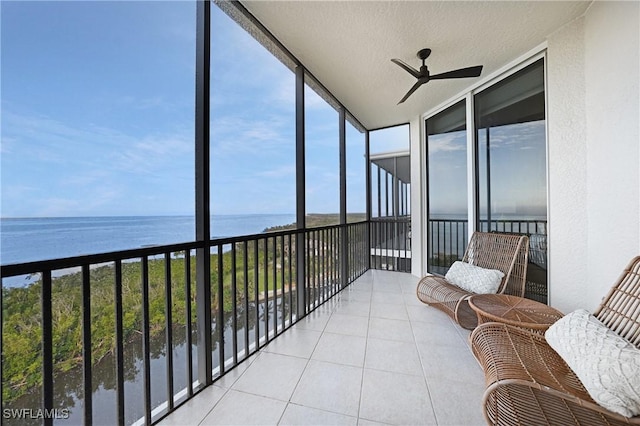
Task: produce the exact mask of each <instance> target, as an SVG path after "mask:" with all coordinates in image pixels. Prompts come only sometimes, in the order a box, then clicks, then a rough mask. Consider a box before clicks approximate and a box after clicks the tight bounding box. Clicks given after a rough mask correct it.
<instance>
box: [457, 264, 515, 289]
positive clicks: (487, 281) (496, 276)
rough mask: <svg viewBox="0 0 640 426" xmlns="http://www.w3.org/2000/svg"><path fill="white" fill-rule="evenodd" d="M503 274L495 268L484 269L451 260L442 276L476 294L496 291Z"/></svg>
mask: <svg viewBox="0 0 640 426" xmlns="http://www.w3.org/2000/svg"><path fill="white" fill-rule="evenodd" d="M502 277H504V274H503V273H502V272H501V271H498V270H496V269H486V268H481V267H479V266H475V265H471V264H470V263H466V262H460V261H457V262H453V265H451V268H449V271H448V272H447V274H446V275H445V276H444V278H445V279H446V280H447V281H449V282H450V283H451V284H455V285H457V286H458V287H460V288H461V289H463V290H466V291H470V292H472V293H476V294H490V293H494V294H495V293H496V292H497V291H498V287H500V283H501V282H502Z"/></svg>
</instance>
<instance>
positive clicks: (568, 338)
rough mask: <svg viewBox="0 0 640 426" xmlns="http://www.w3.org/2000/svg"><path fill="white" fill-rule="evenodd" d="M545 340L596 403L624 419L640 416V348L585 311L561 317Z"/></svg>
mask: <svg viewBox="0 0 640 426" xmlns="http://www.w3.org/2000/svg"><path fill="white" fill-rule="evenodd" d="M545 337H546V339H547V342H548V343H549V345H550V346H551V347H552V348H553V349H554V350H555V351H556V352H557V353H558V355H560V356H561V357H562V359H563V360H564V361H565V362H566V363H567V365H568V366H569V367H570V368H571V370H573V372H574V373H576V376H578V378H579V379H580V381H581V382H582V384H583V385H584V387H585V389H587V391H588V392H589V395H591V398H593V400H594V401H596V402H597V403H598V404H599V405H601V406H602V407H604V408H606V409H608V410H610V411H613V412H614V413H618V414H621V415H623V416H625V417H633V416H637V415H640V349H638V348H636V347H635V346H634V345H632V344H631V343H630V342H629V341H627V340H626V339H624V338H623V337H621V336H619V335H618V334H616V333H615V332H614V331H612V330H610V329H609V328H607V327H606V326H605V325H604V324H602V323H601V322H600V321H599V320H598V319H597V318H596V317H594V316H593V315H591V314H590V313H589V312H587V311H586V310H584V309H578V310H577V311H574V312H571V313H570V314H568V315H565V316H564V317H562V318H561V319H560V320H558V321H557V322H556V323H555V324H553V325H552V326H551V327H549V329H548V330H547V331H546V333H545Z"/></svg>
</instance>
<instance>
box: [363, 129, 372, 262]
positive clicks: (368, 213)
mask: <svg viewBox="0 0 640 426" xmlns="http://www.w3.org/2000/svg"><path fill="white" fill-rule="evenodd" d="M364 157H365V163H366V167H367V168H366V169H365V176H366V178H365V179H366V189H367V194H366V198H365V199H366V200H367V201H366V204H367V205H366V206H365V209H366V217H365V219H366V221H367V226H366V227H365V231H364V232H365V237H364V239H365V244H366V249H367V260H366V266H367V269H371V148H370V146H369V131H368V130H366V131H365V132H364Z"/></svg>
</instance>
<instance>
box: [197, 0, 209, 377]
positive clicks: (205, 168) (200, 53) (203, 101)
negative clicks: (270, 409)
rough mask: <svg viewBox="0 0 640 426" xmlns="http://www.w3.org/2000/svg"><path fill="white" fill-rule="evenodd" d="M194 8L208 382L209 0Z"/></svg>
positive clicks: (203, 373) (200, 288)
mask: <svg viewBox="0 0 640 426" xmlns="http://www.w3.org/2000/svg"><path fill="white" fill-rule="evenodd" d="M196 7H197V9H196V25H197V29H196V117H195V125H196V129H195V137H196V140H195V144H196V146H195V153H196V158H195V172H196V240H197V241H199V242H200V247H198V248H197V249H196V315H197V318H198V323H197V324H198V381H199V382H200V385H201V386H207V385H209V384H211V383H212V377H211V374H212V362H211V280H210V277H211V255H210V251H209V240H210V236H211V224H210V213H209V202H210V194H209V190H210V188H209V186H210V184H209V182H210V180H209V179H210V164H209V163H210V160H209V155H210V154H209V121H210V120H209V76H210V74H209V72H210V64H211V62H210V61H211V56H210V53H211V3H210V2H209V1H208V0H205V1H198V2H197V6H196Z"/></svg>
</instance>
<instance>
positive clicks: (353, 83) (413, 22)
mask: <svg viewBox="0 0 640 426" xmlns="http://www.w3.org/2000/svg"><path fill="white" fill-rule="evenodd" d="M242 4H243V5H244V6H245V7H246V8H247V10H249V11H250V12H251V13H252V14H253V15H254V16H255V17H256V18H257V19H258V20H259V21H260V22H261V23H262V24H263V25H264V26H265V27H266V28H267V29H269V31H271V33H272V34H273V35H274V36H275V37H276V38H277V39H278V40H279V41H280V42H281V43H282V44H283V45H284V46H285V47H286V48H287V49H288V50H289V51H290V52H291V53H293V55H295V56H296V57H297V58H298V59H299V60H300V61H301V62H302V64H304V65H305V67H306V68H307V69H308V70H309V71H310V72H311V73H312V74H313V75H314V76H315V77H316V78H317V79H318V80H319V81H320V82H321V83H322V84H323V85H324V86H325V87H326V88H327V89H329V91H331V92H332V93H333V95H334V96H335V97H336V98H337V99H338V101H340V102H341V103H342V104H343V105H344V106H345V107H346V108H347V109H348V110H349V111H350V112H351V113H352V114H353V115H354V116H355V117H356V118H357V119H358V120H359V121H360V122H361V123H362V124H363V125H364V126H365V127H366V128H367V129H377V128H381V127H386V126H391V125H396V124H401V123H407V122H409V121H410V120H411V119H413V118H415V117H417V116H419V115H420V114H423V113H425V112H426V111H428V110H430V109H432V108H435V107H436V106H438V105H440V104H442V103H443V102H445V101H447V100H449V99H450V98H451V97H453V96H455V95H457V94H459V93H461V92H463V91H464V90H465V89H467V88H469V87H471V86H473V85H475V84H477V82H478V81H482V79H483V78H486V76H488V75H491V74H492V73H494V72H496V71H498V70H499V69H501V68H502V67H504V66H505V65H506V64H508V63H510V62H512V61H513V60H515V59H516V58H518V57H520V56H521V55H524V54H525V53H527V52H528V51H530V50H531V49H533V48H535V47H536V46H539V45H540V44H542V43H544V42H545V40H546V39H547V37H548V36H549V35H550V34H552V33H553V32H555V31H556V30H558V29H559V28H561V27H562V26H564V25H565V24H567V23H569V22H570V21H572V20H574V19H576V18H578V17H580V16H582V15H583V14H584V13H585V11H586V10H587V8H588V7H589V5H590V4H591V1H566V2H565V1H507V2H503V1H375V2H374V1H242ZM425 47H428V48H430V49H431V50H432V54H431V56H430V57H429V58H428V59H427V66H428V67H429V71H430V72H431V74H437V73H440V72H445V71H449V70H453V69H457V68H464V67H469V66H474V65H484V69H483V71H482V75H481V76H480V77H478V78H469V79H458V80H434V81H431V82H429V83H427V84H425V85H423V86H422V87H421V88H419V89H418V90H417V91H416V92H415V93H414V94H413V95H412V96H411V97H410V98H409V99H408V100H407V101H406V102H404V103H403V104H400V105H397V103H398V101H399V100H400V99H401V98H402V97H403V96H404V94H405V93H406V92H407V91H408V90H409V88H410V87H411V86H412V85H413V84H414V83H415V81H416V80H415V78H414V77H412V76H411V75H410V74H409V73H407V72H406V71H404V70H402V69H401V68H400V67H398V66H397V65H395V64H393V63H392V62H391V59H392V58H398V59H400V60H402V61H404V62H406V63H408V64H410V65H411V66H413V67H414V68H419V66H420V60H419V59H418V58H417V57H416V52H417V51H418V50H420V49H422V48H425Z"/></svg>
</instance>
